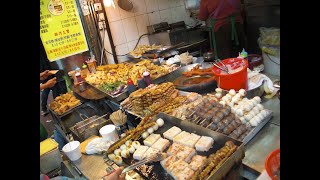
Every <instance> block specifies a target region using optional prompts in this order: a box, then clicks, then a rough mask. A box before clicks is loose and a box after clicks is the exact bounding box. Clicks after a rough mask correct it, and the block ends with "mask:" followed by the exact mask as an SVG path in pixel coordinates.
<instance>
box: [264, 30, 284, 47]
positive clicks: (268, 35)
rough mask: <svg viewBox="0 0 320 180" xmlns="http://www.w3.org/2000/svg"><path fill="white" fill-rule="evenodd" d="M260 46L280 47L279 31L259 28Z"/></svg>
mask: <svg viewBox="0 0 320 180" xmlns="http://www.w3.org/2000/svg"><path fill="white" fill-rule="evenodd" d="M259 31H260V43H261V45H270V46H280V29H279V28H273V27H271V28H266V27H260V28H259Z"/></svg>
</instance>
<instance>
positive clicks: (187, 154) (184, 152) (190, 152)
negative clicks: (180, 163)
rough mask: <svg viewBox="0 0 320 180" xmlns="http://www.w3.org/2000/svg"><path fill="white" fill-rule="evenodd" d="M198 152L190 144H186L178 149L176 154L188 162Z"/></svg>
mask: <svg viewBox="0 0 320 180" xmlns="http://www.w3.org/2000/svg"><path fill="white" fill-rule="evenodd" d="M195 154H196V150H195V149H193V148H190V147H188V146H184V148H183V149H181V150H180V151H178V153H177V154H176V156H177V157H178V158H179V159H182V160H184V161H186V162H190V160H191V158H192V157H193V156H194V155H195Z"/></svg>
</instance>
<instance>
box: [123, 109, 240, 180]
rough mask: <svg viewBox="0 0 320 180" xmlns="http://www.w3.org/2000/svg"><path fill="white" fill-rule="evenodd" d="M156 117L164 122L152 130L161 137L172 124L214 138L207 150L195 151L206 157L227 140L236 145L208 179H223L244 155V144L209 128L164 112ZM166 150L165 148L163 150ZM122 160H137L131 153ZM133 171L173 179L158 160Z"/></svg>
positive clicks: (157, 177)
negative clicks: (235, 148) (232, 151)
mask: <svg viewBox="0 0 320 180" xmlns="http://www.w3.org/2000/svg"><path fill="white" fill-rule="evenodd" d="M158 118H162V119H163V120H164V122H165V123H164V126H162V127H160V128H159V129H158V130H157V131H155V132H154V133H156V134H161V137H163V133H164V132H165V131H167V130H168V129H170V128H171V127H172V126H177V127H179V128H181V130H183V131H187V132H190V133H195V134H198V135H200V136H209V137H212V138H213V139H214V144H213V148H211V149H210V150H209V151H208V152H199V151H197V154H199V155H205V156H206V157H208V156H209V155H210V154H212V153H214V152H216V151H217V150H218V149H220V148H222V147H223V146H224V144H225V143H226V142H227V141H232V142H233V143H234V144H235V145H237V146H238V148H237V150H236V151H235V152H234V153H233V154H232V155H231V156H230V157H229V158H228V159H227V160H226V161H225V162H224V163H223V164H222V165H221V166H220V167H219V169H218V170H217V171H216V172H215V173H214V174H213V175H212V176H210V177H209V178H208V179H223V178H224V177H225V176H226V175H227V174H228V172H229V171H230V170H231V168H232V167H233V166H234V165H236V164H239V163H241V162H242V159H243V158H244V156H245V153H244V144H243V143H242V142H240V141H237V140H234V139H232V138H230V137H228V136H225V135H223V134H220V133H218V132H215V131H212V130H210V129H206V128H204V127H201V126H199V125H196V124H193V123H191V122H188V121H183V120H181V119H178V118H176V117H173V116H169V115H167V114H165V113H159V114H158V115H157V116H156V117H154V119H158ZM169 141H170V143H171V144H172V141H171V140H169ZM139 142H140V143H141V144H143V139H142V138H140V139H139ZM166 151H167V149H166V150H165V151H164V152H166ZM123 162H124V163H125V164H127V165H131V164H134V163H136V162H137V161H136V160H134V159H133V158H132V155H130V157H129V158H123ZM142 169H146V170H147V172H143V171H142ZM135 171H136V172H138V173H139V174H140V175H141V176H143V177H144V178H146V179H154V180H156V179H157V180H159V179H161V180H167V179H168V180H173V178H172V177H171V176H170V175H169V174H168V173H167V172H166V171H165V170H164V169H163V168H162V166H161V164H160V162H156V163H150V164H146V165H142V166H139V167H137V168H136V169H135Z"/></svg>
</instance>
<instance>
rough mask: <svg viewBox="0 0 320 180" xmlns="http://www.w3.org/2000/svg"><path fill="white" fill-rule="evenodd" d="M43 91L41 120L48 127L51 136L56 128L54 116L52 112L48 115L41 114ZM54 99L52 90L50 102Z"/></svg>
mask: <svg viewBox="0 0 320 180" xmlns="http://www.w3.org/2000/svg"><path fill="white" fill-rule="evenodd" d="M41 93H42V92H40V111H39V112H40V122H41V123H42V124H43V126H44V127H45V128H46V130H47V132H48V135H49V136H51V135H52V134H53V130H54V121H53V120H52V117H51V115H50V114H48V115H46V116H41ZM51 101H53V97H52V91H50V94H49V97H48V101H47V102H48V104H49V103H50V102H51Z"/></svg>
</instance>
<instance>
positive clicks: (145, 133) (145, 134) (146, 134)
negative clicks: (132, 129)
mask: <svg viewBox="0 0 320 180" xmlns="http://www.w3.org/2000/svg"><path fill="white" fill-rule="evenodd" d="M141 136H142V138H143V139H146V138H147V137H148V136H149V133H148V132H147V131H145V132H144V133H142V135H141Z"/></svg>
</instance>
